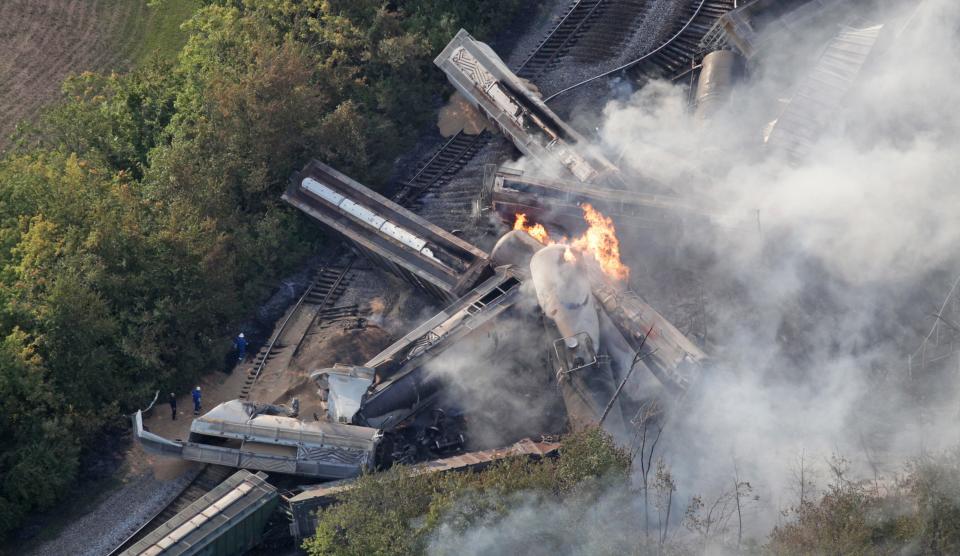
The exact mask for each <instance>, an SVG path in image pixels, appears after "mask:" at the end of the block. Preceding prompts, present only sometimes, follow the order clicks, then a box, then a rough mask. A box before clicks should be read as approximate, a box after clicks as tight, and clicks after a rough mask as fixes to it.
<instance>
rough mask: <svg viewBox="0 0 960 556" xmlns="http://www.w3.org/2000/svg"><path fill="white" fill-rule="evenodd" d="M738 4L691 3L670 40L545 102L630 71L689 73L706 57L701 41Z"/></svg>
mask: <svg viewBox="0 0 960 556" xmlns="http://www.w3.org/2000/svg"><path fill="white" fill-rule="evenodd" d="M735 3H736V2H735V0H689V3H688V4H687V5H686V7H685V8H684V10H683V12H682V17H679V18H677V22H676V24H675V25H674V27H673V30H672V32H671V34H670V38H669V39H667V40H666V41H664V42H663V43H661V44H660V45H659V46H657V47H656V48H654V49H652V50H650V51H649V52H647V53H645V54H644V55H643V56H640V57H639V58H636V59H634V60H631V61H629V62H627V63H625V64H622V65H620V66H618V67H616V68H613V69H611V70H608V71H605V72H603V73H600V74H598V75H595V76H593V77H590V78H587V79H584V80H583V81H580V82H578V83H575V84H573V85H570V86H569V87H566V88H564V89H561V90H559V91H557V92H555V93H553V94H552V95H550V96H549V97H547V98H545V99H544V102H548V101H551V100H553V99H555V98H556V97H558V96H560V95H562V94H565V93H567V92H569V91H572V90H574V89H576V88H578V87H581V86H583V85H586V84H587V83H592V82H593V81H596V80H598V79H602V78H604V77H607V76H609V75H613V74H615V73H619V72H621V71H624V70H627V69H629V70H631V71H632V72H639V73H645V74H651V73H652V74H658V75H664V76H668V77H673V78H676V77H677V76H682V75H685V74H687V73H689V72H690V69H691V68H693V67H694V66H695V65H696V63H697V61H698V60H699V59H700V57H701V56H702V55H703V54H704V52H703V51H702V48H701V46H700V44H701V41H702V40H703V38H704V37H705V36H706V35H707V33H708V32H709V31H710V29H711V27H712V26H713V24H714V22H716V20H717V19H718V18H719V17H720V16H722V15H723V14H725V13H727V12H729V11H730V10H732V9H733V8H734V7H735Z"/></svg>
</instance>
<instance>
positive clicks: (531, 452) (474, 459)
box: [284, 438, 560, 539]
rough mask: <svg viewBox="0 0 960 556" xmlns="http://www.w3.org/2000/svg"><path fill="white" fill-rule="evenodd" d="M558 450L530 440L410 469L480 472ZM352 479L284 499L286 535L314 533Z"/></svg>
mask: <svg viewBox="0 0 960 556" xmlns="http://www.w3.org/2000/svg"><path fill="white" fill-rule="evenodd" d="M559 449H560V443H558V442H547V441H539V442H537V441H533V440H530V439H529V438H524V439H523V440H520V441H519V442H517V443H515V444H513V445H512V446H508V447H506V448H497V449H493V450H480V451H477V452H467V453H463V454H457V455H455V456H452V457H448V458H442V459H436V460H431V461H425V462H423V463H419V464H417V465H415V466H413V467H412V472H413V473H414V474H417V475H421V474H428V473H446V472H450V471H465V470H468V469H481V468H483V467H485V466H487V465H490V464H491V463H494V462H497V461H502V460H504V459H506V458H512V457H527V458H534V459H539V458H543V457H550V456H553V455H555V454H556V453H557V451H558V450H559ZM355 484H356V483H355V482H354V481H353V480H343V481H334V482H331V483H325V484H322V485H318V486H316V487H312V488H308V489H306V490H304V491H302V492H299V493H297V494H295V495H293V496H291V497H289V498H287V499H285V500H284V502H285V504H286V505H287V506H288V508H289V510H290V511H289V513H290V516H291V519H292V523H291V524H290V534H291V535H292V536H293V537H294V538H296V539H302V538H305V537H308V536H310V535H313V534H314V533H316V530H317V510H319V509H322V508H325V507H327V506H330V505H331V504H333V503H335V502H336V501H337V499H338V498H339V497H340V496H342V495H343V494H345V493H347V492H349V491H350V490H352V489H353V487H354V485H355Z"/></svg>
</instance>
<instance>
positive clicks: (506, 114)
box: [434, 29, 619, 182]
mask: <svg viewBox="0 0 960 556" xmlns="http://www.w3.org/2000/svg"><path fill="white" fill-rule="evenodd" d="M434 64H436V65H437V66H438V67H439V68H440V69H442V70H443V71H444V73H446V74H447V78H448V79H449V80H450V82H451V83H452V84H453V85H454V87H456V88H457V90H458V91H460V93H461V94H462V95H463V96H464V97H466V98H467V99H468V100H469V101H470V102H471V103H472V104H473V105H474V106H476V107H478V108H479V109H480V110H481V111H482V112H483V113H484V114H486V116H487V117H489V118H490V119H491V120H493V121H494V122H496V124H497V126H498V127H499V128H500V130H501V131H503V133H504V135H506V136H507V137H508V138H509V139H510V140H511V141H512V142H513V144H514V145H516V147H517V149H518V150H519V151H520V152H522V153H523V154H525V155H527V156H529V157H531V158H534V159H535V160H537V161H538V162H539V163H541V164H544V165H546V166H548V167H556V166H557V165H559V166H562V167H563V168H565V169H566V170H568V171H569V172H570V173H571V174H573V175H574V176H575V177H576V178H577V179H578V180H580V181H589V182H595V181H602V180H605V179H609V180H614V181H615V180H616V179H618V176H619V170H618V169H617V167H616V166H615V165H614V164H613V163H612V162H610V161H609V160H607V158H606V157H604V156H603V155H602V154H600V153H597V152H593V151H591V149H589V148H588V143H587V141H586V139H584V138H583V137H582V136H581V135H580V134H579V133H577V132H576V130H574V129H573V128H572V127H570V125H568V124H567V123H566V122H564V121H563V120H561V119H560V117H559V116H557V115H556V114H555V113H554V112H553V111H552V110H550V108H548V107H547V105H546V104H545V103H544V102H543V100H542V99H541V98H540V96H539V95H537V94H535V93H533V92H532V91H531V90H530V88H529V87H528V85H527V84H526V83H524V82H523V81H522V80H521V79H520V78H518V77H517V76H516V75H515V74H514V73H513V72H511V71H510V69H508V68H507V65H506V64H504V63H503V60H501V59H500V57H499V56H497V54H496V53H495V52H494V51H493V49H491V48H490V47H489V46H488V45H486V44H484V43H482V42H479V41H477V40H475V39H474V38H473V37H471V36H470V34H469V33H468V32H466V31H465V30H463V29H461V30H460V32H458V33H457V35H456V36H455V37H454V38H453V40H451V41H450V43H449V44H447V46H446V48H444V49H443V52H441V53H440V55H439V56H437V58H436V59H435V60H434Z"/></svg>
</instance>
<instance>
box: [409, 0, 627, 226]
mask: <svg viewBox="0 0 960 556" xmlns="http://www.w3.org/2000/svg"><path fill="white" fill-rule="evenodd" d="M607 1H608V0H574V2H572V3H571V5H570V8H569V9H568V10H567V11H566V13H565V14H564V15H563V17H562V18H561V19H560V21H559V22H558V23H557V24H556V25H555V26H553V28H551V29H550V31H549V32H548V33H547V34H546V35H545V36H544V38H543V39H541V40H540V42H539V43H538V44H537V46H536V48H534V49H533V51H532V52H531V53H530V54H528V55H527V57H526V58H525V59H524V61H523V62H521V63H520V65H518V66H517V67H516V68H514V71H515V73H516V74H517V75H518V76H520V77H523V78H526V79H530V78H534V77H537V76H540V75H543V74H544V73H546V72H547V71H549V70H550V69H552V68H554V67H555V66H556V65H557V64H558V63H559V61H560V60H561V59H562V58H563V56H564V55H566V53H567V52H569V50H570V49H571V48H572V47H573V46H574V45H575V44H576V43H577V41H578V40H579V39H580V38H581V37H582V36H583V34H584V33H585V32H586V31H587V30H588V28H589V25H590V23H591V22H592V21H593V19H594V18H595V17H594V16H596V15H598V13H597V10H598V9H599V8H600V7H602V6H603V5H605V3H606V2H607ZM492 137H493V136H492V135H491V134H490V133H487V132H482V133H480V134H479V135H468V134H466V133H464V132H463V131H460V132H458V133H457V134H456V135H454V136H453V137H451V138H450V139H448V140H447V142H446V143H444V144H443V145H441V146H440V148H439V149H437V150H436V151H435V152H434V153H433V154H432V155H431V156H430V157H429V158H428V159H427V161H426V162H425V163H423V164H422V165H421V166H419V167H418V168H417V170H416V171H415V172H414V174H413V177H411V178H410V179H408V180H406V181H404V182H402V184H401V186H400V188H399V190H398V191H397V193H395V194H394V196H393V200H394V201H395V202H397V203H399V204H401V205H403V206H405V207H409V205H410V203H413V202H414V201H415V199H413V197H419V196H420V195H422V194H423V193H425V192H427V191H428V190H431V189H437V188H439V187H442V186H443V185H445V184H447V183H448V182H449V181H450V180H451V179H452V178H453V176H454V175H455V174H456V173H457V171H459V170H460V169H461V168H463V167H464V166H466V165H467V163H469V162H470V160H472V159H473V157H474V155H476V154H477V153H478V152H479V151H480V149H482V148H483V147H484V146H486V145H487V143H489V142H490V139H491V138H492Z"/></svg>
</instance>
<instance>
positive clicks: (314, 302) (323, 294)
mask: <svg viewBox="0 0 960 556" xmlns="http://www.w3.org/2000/svg"><path fill="white" fill-rule="evenodd" d="M352 265H353V261H352V260H350V261H348V263H347V264H346V265H345V266H343V267H334V266H323V267H321V268H320V270H318V271H317V273H316V275H315V276H314V278H313V280H312V281H311V282H310V285H308V286H307V289H306V290H305V291H304V292H303V294H302V295H301V296H300V298H299V299H297V302H296V303H295V304H294V306H293V308H292V309H291V310H290V311H288V312H287V315H286V317H284V319H283V321H282V322H281V323H280V327H279V328H278V329H277V331H276V332H275V333H274V335H273V337H272V338H271V339H270V341H269V342H268V343H267V344H266V345H265V346H264V347H263V348H261V349H260V351H259V353H258V354H257V356H256V357H255V358H254V364H253V366H252V367H251V368H250V370H249V374H248V376H247V379H246V382H245V383H244V385H243V387H242V388H241V390H240V397H241V398H243V399H247V397H248V396H249V395H250V389H251V388H252V387H253V385H254V384H256V382H257V380H258V379H259V378H260V376H261V375H262V374H263V371H264V369H265V368H266V367H267V365H268V363H270V362H271V361H273V360H274V359H275V357H276V356H277V355H278V354H280V352H281V350H284V349H285V348H287V347H290V346H291V345H295V346H296V347H295V348H294V350H293V351H292V352H290V353H289V355H290V357H292V356H293V355H294V354H295V353H296V351H297V349H299V346H300V344H301V343H302V342H303V338H305V337H306V336H307V334H308V333H309V331H310V330H311V329H312V327H313V326H315V325H316V323H317V321H322V320H324V319H326V318H328V316H335V317H339V316H341V315H343V314H344V312H345V311H344V310H346V311H350V310H352V311H353V312H354V313H355V312H356V306H355V305H354V306H351V307H345V308H334V307H333V305H334V304H335V303H336V302H337V300H338V299H339V298H340V296H341V295H343V292H344V291H346V287H347V284H348V283H349V280H348V275H349V273H350V271H351V269H352ZM308 308H315V312H314V314H313V316H312V317H311V319H310V324H309V325H308V326H306V327H305V328H303V330H302V332H301V334H299V335H300V336H301V337H300V338H299V339H298V340H297V342H296V343H295V344H291V343H285V342H283V341H282V338H283V336H284V333H285V332H288V330H289V328H290V326H291V325H292V324H293V323H295V322H297V321H298V320H299V318H300V315H301V313H302V311H304V310H308ZM154 401H156V400H154ZM235 471H236V470H235V469H234V468H232V467H227V466H223V465H213V464H206V465H204V466H203V467H202V468H201V469H200V471H199V472H198V473H197V475H196V476H195V477H194V478H193V479H192V480H191V481H190V482H189V483H188V484H187V485H186V486H185V487H184V489H183V490H182V491H181V492H180V493H179V494H178V495H177V496H176V497H175V498H174V499H173V500H172V501H170V502H169V503H168V504H167V505H165V506H164V507H163V508H161V509H160V510H158V511H157V512H156V513H155V514H154V515H153V516H152V517H151V518H150V519H149V520H147V522H146V523H144V524H143V525H141V526H140V527H139V528H137V529H136V530H135V531H134V532H133V533H131V534H130V535H129V536H128V537H127V538H126V539H124V541H123V542H121V543H120V544H119V545H118V546H117V547H116V548H114V549H113V550H112V551H111V552H110V553H109V555H110V556H114V555H118V554H121V553H122V552H123V551H124V550H126V549H127V548H129V547H131V546H133V545H134V544H135V543H136V542H137V541H139V540H140V539H142V538H143V537H144V536H146V535H147V534H149V533H150V532H151V531H153V530H154V529H156V528H157V527H159V526H160V525H162V524H164V523H166V522H167V521H168V520H169V519H170V518H172V517H173V516H175V515H177V513H179V512H180V511H181V510H183V509H184V508H186V507H187V506H189V505H190V504H192V503H193V502H195V501H197V500H199V499H200V498H201V497H203V496H204V495H205V494H207V493H208V492H210V491H211V490H213V489H214V488H215V487H216V486H217V485H219V484H220V483H221V482H223V481H224V480H225V479H226V478H227V477H229V476H230V475H231V474H232V473H234V472H235Z"/></svg>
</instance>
